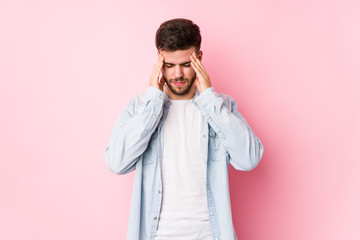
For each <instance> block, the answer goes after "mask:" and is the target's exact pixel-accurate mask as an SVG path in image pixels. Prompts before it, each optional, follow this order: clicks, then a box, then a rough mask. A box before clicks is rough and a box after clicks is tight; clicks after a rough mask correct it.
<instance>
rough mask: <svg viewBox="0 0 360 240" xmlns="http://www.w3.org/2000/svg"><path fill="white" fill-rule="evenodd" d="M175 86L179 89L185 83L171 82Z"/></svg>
mask: <svg viewBox="0 0 360 240" xmlns="http://www.w3.org/2000/svg"><path fill="white" fill-rule="evenodd" d="M173 83H174V85H175V86H177V87H181V86H183V85H184V84H185V82H173Z"/></svg>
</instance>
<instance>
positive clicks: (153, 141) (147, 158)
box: [143, 129, 158, 165]
mask: <svg viewBox="0 0 360 240" xmlns="http://www.w3.org/2000/svg"><path fill="white" fill-rule="evenodd" d="M157 142H158V130H157V129H156V130H155V132H154V133H153V135H152V136H151V138H150V141H149V145H148V146H147V148H146V150H145V152H144V154H143V165H147V164H152V163H154V162H155V159H156V157H157Z"/></svg>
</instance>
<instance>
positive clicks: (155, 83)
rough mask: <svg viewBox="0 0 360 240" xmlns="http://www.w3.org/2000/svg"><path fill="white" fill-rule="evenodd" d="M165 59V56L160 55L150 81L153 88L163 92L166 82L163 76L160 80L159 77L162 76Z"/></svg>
mask: <svg viewBox="0 0 360 240" xmlns="http://www.w3.org/2000/svg"><path fill="white" fill-rule="evenodd" d="M164 59H165V58H164V56H163V55H162V54H161V53H160V54H159V57H158V61H157V62H156V63H155V65H154V67H153V70H152V74H151V77H150V81H149V83H150V86H151V87H156V88H157V89H159V90H161V91H162V90H163V87H164V83H165V81H164V78H163V77H162V76H161V78H160V80H159V76H160V72H161V69H162V67H163V65H164Z"/></svg>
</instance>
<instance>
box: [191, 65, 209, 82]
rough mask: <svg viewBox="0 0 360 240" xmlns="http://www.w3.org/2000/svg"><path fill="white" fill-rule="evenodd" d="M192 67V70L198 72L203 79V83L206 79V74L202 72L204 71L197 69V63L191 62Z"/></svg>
mask: <svg viewBox="0 0 360 240" xmlns="http://www.w3.org/2000/svg"><path fill="white" fill-rule="evenodd" d="M190 65H191V66H192V68H193V69H194V71H195V72H196V75H197V76H198V77H199V78H201V81H202V80H203V79H204V78H205V77H204V76H206V75H204V73H203V72H202V70H201V69H200V68H198V67H197V65H196V63H194V62H191V63H190Z"/></svg>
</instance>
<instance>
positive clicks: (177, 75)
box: [174, 65, 184, 78]
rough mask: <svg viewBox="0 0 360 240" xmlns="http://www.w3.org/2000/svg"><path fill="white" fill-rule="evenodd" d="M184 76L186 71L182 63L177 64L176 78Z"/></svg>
mask: <svg viewBox="0 0 360 240" xmlns="http://www.w3.org/2000/svg"><path fill="white" fill-rule="evenodd" d="M183 76H184V73H183V69H182V67H181V66H180V65H176V66H175V72H174V77H175V78H181V77H183Z"/></svg>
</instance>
